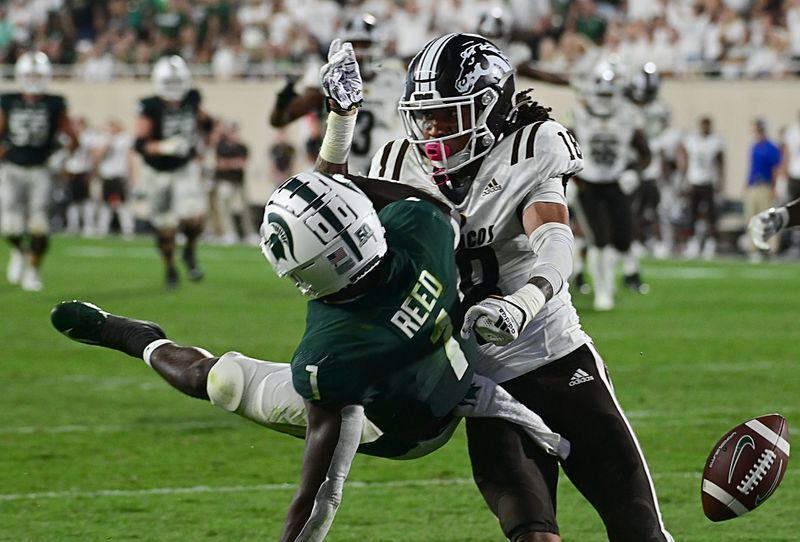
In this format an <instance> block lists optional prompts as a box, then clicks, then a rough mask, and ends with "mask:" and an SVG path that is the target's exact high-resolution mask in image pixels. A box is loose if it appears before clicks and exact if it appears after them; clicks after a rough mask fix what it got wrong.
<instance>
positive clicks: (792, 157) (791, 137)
mask: <svg viewBox="0 0 800 542" xmlns="http://www.w3.org/2000/svg"><path fill="white" fill-rule="evenodd" d="M781 156H783V169H784V173H785V174H786V177H787V178H788V189H789V200H795V199H797V198H800V113H798V115H797V117H795V120H794V122H793V123H792V124H790V125H789V126H787V127H786V130H785V131H784V133H783V141H782V144H781ZM789 250H790V254H792V253H793V254H794V255H798V254H800V231H795V232H792V236H791V239H790V249H789Z"/></svg>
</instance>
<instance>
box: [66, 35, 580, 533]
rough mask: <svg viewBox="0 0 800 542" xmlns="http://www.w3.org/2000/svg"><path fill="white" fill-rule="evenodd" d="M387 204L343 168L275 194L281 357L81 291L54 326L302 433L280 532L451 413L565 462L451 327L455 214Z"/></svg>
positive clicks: (350, 101)
mask: <svg viewBox="0 0 800 542" xmlns="http://www.w3.org/2000/svg"><path fill="white" fill-rule="evenodd" d="M351 61H352V62H351ZM354 66H356V64H355V62H354V55H353V52H352V49H351V48H349V47H348V46H347V45H345V46H341V47H340V46H339V45H338V44H337V45H336V46H335V47H334V48H333V51H332V55H331V58H330V63H329V65H328V66H327V68H328V70H327V71H325V70H323V74H327V76H325V77H324V80H326V81H329V82H331V86H334V85H336V81H338V80H341V79H342V78H341V73H337V72H341V71H342V70H348V69H350V70H352V69H357V68H355V67H354ZM346 79H348V80H352V79H353V75H352V74H350V75H349V77H348V78H346ZM326 89H327V90H328V95H329V96H335V98H333V99H332V102H331V107H332V112H331V113H330V115H331V119H330V120H329V126H334V130H333V132H331V130H330V128H329V131H328V133H329V134H330V133H334V134H335V133H336V129H337V128H336V126H337V124H336V123H337V120H340V119H337V118H336V117H341V118H342V119H346V118H347V117H353V116H355V115H356V114H357V110H356V108H354V107H351V106H353V105H356V106H357V104H358V101H359V97H358V96H359V94H358V88H355V87H353V88H330V87H326ZM331 120H333V122H332V123H331V122H330V121H331ZM345 122H346V121H345ZM344 126H345V128H344V129H345V130H346V124H345V125H344ZM327 137H328V136H327V135H326V138H327ZM337 152H338V151H337V149H335V148H332V147H330V146H327V145H323V152H322V153H321V159H320V161H319V162H318V169H326V170H334V169H339V170H342V169H345V167H344V160H346V150H345V152H344V154H343V155H342V154H337ZM356 180H357V179H356ZM406 190H408V189H406ZM384 203H385V202H379V203H377V204H376V205H375V206H373V203H372V202H371V201H370V200H369V199H368V198H367V196H366V195H365V194H364V193H363V192H362V191H361V190H360V189H359V188H358V187H357V186H356V184H355V183H354V182H353V180H352V178H351V177H348V176H345V175H339V176H335V177H334V176H331V175H328V174H325V173H322V172H314V173H303V174H300V175H297V176H295V177H292V178H290V179H288V180H287V181H286V182H284V183H283V184H282V185H281V186H280V187H279V188H278V189H277V190H276V191H275V192H274V193H273V195H272V196H271V198H270V200H269V202H268V203H267V206H266V208H265V213H264V223H263V225H262V229H261V235H262V243H261V247H262V252H263V253H264V255H265V257H266V258H267V260H268V261H269V263H270V264H271V266H272V268H273V269H274V270H275V272H276V273H277V274H278V275H279V276H281V277H287V278H289V279H291V280H292V281H293V282H294V283H295V285H296V286H297V287H298V289H299V290H300V291H301V292H302V293H303V294H304V295H306V296H307V297H309V298H310V299H311V301H310V302H309V304H308V317H307V325H306V330H305V334H304V336H303V338H302V340H301V342H300V344H299V345H298V347H297V349H296V350H295V353H294V355H293V357H292V360H291V363H290V364H288V365H287V364H283V363H273V362H266V361H261V360H255V359H252V358H248V357H246V356H243V355H242V354H240V353H238V352H228V353H226V354H224V355H223V356H221V357H215V356H213V355H211V354H210V353H209V352H206V351H205V350H203V349H201V348H197V347H190V346H189V347H187V346H178V345H176V344H175V343H174V342H172V341H171V340H169V339H167V338H166V336H165V334H164V332H163V331H162V330H161V328H160V327H159V326H158V325H157V324H154V323H152V322H144V321H139V320H132V319H129V318H125V317H121V316H115V315H112V314H109V313H107V312H105V311H103V310H102V309H100V308H98V307H96V306H94V305H91V304H88V303H83V302H79V301H72V302H66V303H62V304H60V305H58V306H57V307H56V308H55V309H54V310H53V313H52V315H51V319H52V322H53V325H54V326H55V327H56V329H58V330H59V331H61V332H62V333H63V334H65V335H67V336H68V337H70V338H72V339H74V340H77V341H79V342H84V343H87V344H94V345H100V346H105V347H108V348H113V349H116V350H120V351H122V352H125V353H127V354H129V355H132V356H134V357H138V358H141V359H143V360H144V361H145V362H146V363H147V364H148V365H149V366H151V367H152V368H153V369H154V370H155V371H156V372H157V373H158V374H159V375H160V376H162V377H163V378H164V379H165V380H167V382H169V383H170V384H171V385H173V386H174V387H176V388H177V389H179V390H180V391H182V392H184V393H185V394H187V395H190V396H192V397H197V398H201V399H207V400H209V401H210V402H211V403H213V404H215V405H217V406H220V407H221V408H224V409H226V410H228V411H231V412H235V413H237V414H240V415H242V416H244V417H246V418H248V419H251V420H253V421H256V422H258V423H260V424H262V425H265V426H268V427H271V428H274V429H277V430H279V431H283V432H288V433H292V434H295V435H298V436H300V435H303V434H305V438H306V443H307V444H306V451H305V456H304V461H303V473H302V479H301V482H300V487H299V489H298V492H297V494H296V496H295V498H294V500H293V501H292V504H291V507H290V510H289V514H288V517H287V520H286V523H285V526H284V530H283V533H282V536H281V540H284V541H289V540H304V541H305V540H322V539H323V538H324V537H325V535H326V533H327V532H328V530H329V528H330V525H331V523H332V521H333V517H334V514H335V512H336V509H337V507H338V505H339V503H340V501H341V497H342V490H343V485H344V480H345V478H346V476H347V473H348V472H349V469H350V465H351V463H352V461H353V457H354V455H355V453H356V452H357V451H360V452H362V453H366V454H370V455H376V456H380V457H389V458H396V459H408V458H413V457H419V456H421V455H424V454H426V453H429V452H431V451H433V450H435V449H436V448H438V447H440V446H442V445H443V444H444V443H445V442H446V441H447V440H448V439H449V438H450V436H451V435H452V433H453V431H454V429H455V427H456V425H457V423H458V419H459V418H460V417H494V418H502V419H505V420H509V421H512V422H515V423H517V424H519V425H520V426H521V427H522V429H523V430H524V431H525V432H526V433H527V434H528V435H529V436H530V437H531V438H532V439H533V440H534V441H535V442H536V443H537V444H539V446H541V447H542V448H543V449H544V450H545V451H547V452H548V453H550V454H553V455H558V456H559V457H561V458H564V457H566V456H567V454H568V453H569V443H568V442H567V441H565V440H564V439H562V438H561V437H560V436H559V435H558V434H556V433H553V432H552V431H550V429H549V428H547V426H546V425H544V424H543V423H542V422H541V419H540V418H539V417H538V416H537V415H536V414H534V413H533V412H531V411H530V410H528V409H527V408H525V407H524V406H523V405H522V404H520V403H518V402H517V401H516V400H514V399H513V398H512V397H511V396H510V395H509V394H508V393H507V392H505V391H504V390H503V389H502V388H500V387H498V386H497V385H495V384H494V382H492V381H491V380H488V379H486V378H483V377H480V376H477V375H475V374H474V372H473V369H472V364H471V361H470V356H471V352H473V351H474V347H475V344H474V342H473V341H474V339H464V338H461V337H460V336H459V335H458V334H455V335H454V334H453V328H454V326H456V328H457V327H459V326H460V325H461V321H462V314H461V311H460V302H459V297H458V292H457V279H456V276H457V272H458V271H457V268H456V262H455V257H454V247H455V243H456V240H457V239H458V235H457V229H458V226H457V224H455V222H454V221H452V220H451V218H450V216H449V214H448V213H446V212H443V210H444V207H441V206H438V205H436V204H434V203H433V202H430V201H425V200H423V199H418V198H412V199H405V200H402V201H397V202H394V203H388V204H386V205H384ZM376 206H377V207H381V209H380V211H379V212H378V211H376V209H375V207H376Z"/></svg>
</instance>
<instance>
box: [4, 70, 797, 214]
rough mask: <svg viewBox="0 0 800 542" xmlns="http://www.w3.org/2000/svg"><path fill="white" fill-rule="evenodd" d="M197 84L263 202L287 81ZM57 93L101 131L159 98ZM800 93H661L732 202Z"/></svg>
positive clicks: (561, 111) (136, 88)
mask: <svg viewBox="0 0 800 542" xmlns="http://www.w3.org/2000/svg"><path fill="white" fill-rule="evenodd" d="M195 81H196V84H197V86H198V87H199V88H200V89H202V91H203V97H204V103H205V106H206V108H207V110H208V111H209V112H210V113H211V114H212V115H214V114H215V115H219V116H221V117H223V118H224V119H226V120H232V121H236V122H238V123H239V124H240V126H241V132H242V138H243V140H244V141H245V142H246V143H247V144H248V145H249V146H250V147H251V153H252V156H253V157H252V160H250V162H249V164H248V175H247V183H248V185H247V186H248V194H249V197H250V199H251V201H252V202H253V203H255V204H262V203H263V202H265V201H266V197H267V195H268V194H269V193H270V192H271V190H272V189H273V188H274V187H275V186H276V184H275V183H277V182H279V181H280V180H282V179H280V180H278V179H270V178H269V175H268V171H269V168H268V153H267V151H268V149H269V148H270V147H271V145H272V143H273V142H274V140H275V129H274V128H271V127H270V126H269V123H268V121H267V119H268V118H269V113H270V111H271V110H272V108H273V106H274V99H275V95H276V94H277V92H278V91H279V90H280V88H281V87H282V86H283V79H282V78H272V79H268V80H265V81H258V82H252V81H222V82H221V81H215V80H213V79H208V80H204V79H202V78H195ZM529 87H532V88H533V89H534V94H533V95H534V97H535V99H536V100H539V101H540V102H541V103H543V104H546V105H548V106H549V107H552V108H553V116H554V117H555V118H556V119H559V120H562V119H563V120H562V122H563V123H565V124H568V123H569V110H570V108H571V107H572V106H573V105H574V103H575V100H576V98H575V92H574V90H572V89H570V88H567V87H559V86H554V85H550V84H548V83H543V82H538V81H531V80H526V79H525V78H520V79H519V80H518V88H520V89H524V88H529ZM13 88H14V87H13V84H11V83H9V82H5V83H3V84H2V85H0V91H9V90H11V89H13ZM51 88H52V91H53V92H61V93H64V95H65V96H67V98H68V100H69V103H70V109H71V114H73V115H74V116H85V117H86V118H87V119H88V120H89V123H90V125H93V126H101V125H103V124H104V123H105V122H106V121H107V120H108V119H109V118H118V119H119V120H120V121H121V122H122V123H123V124H124V125H125V126H127V127H128V128H129V129H130V130H132V127H133V121H134V120H135V104H136V103H137V101H138V100H139V99H141V97H143V96H147V95H149V94H151V93H152V86H151V84H150V82H149V81H141V80H130V79H128V80H123V81H114V82H109V83H93V84H86V83H82V82H75V81H56V82H54V83H53V85H52V87H51ZM798 88H800V87H799V86H798V81H797V80H796V79H790V80H781V81H737V82H735V83H732V82H730V81H718V80H707V79H704V78H691V79H689V80H669V79H668V80H666V81H665V82H664V84H663V89H662V93H663V94H662V95H663V98H664V100H665V101H666V103H667V104H668V105H669V106H670V107H671V109H672V114H673V121H672V124H673V125H675V126H677V127H679V128H680V129H681V130H682V131H683V132H684V133H686V132H692V131H694V130H696V128H697V121H698V119H699V118H700V117H701V116H703V115H707V116H710V117H711V118H712V119H714V122H715V130H716V131H717V132H718V133H719V134H721V135H722V136H723V138H724V140H725V143H726V157H725V161H726V173H727V176H726V179H725V182H724V184H723V190H724V192H725V194H726V195H727V196H728V197H729V198H733V199H737V198H740V197H741V194H742V192H743V190H744V188H745V186H746V180H747V171H748V167H749V163H748V160H749V158H750V155H749V149H750V146H751V145H752V142H753V135H752V122H753V120H754V119H756V118H759V117H760V118H764V119H766V120H767V122H768V123H769V125H770V127H771V132H772V135H773V136H774V135H777V130H778V128H779V127H781V126H785V125H786V124H788V123H790V122H792V121H793V120H794V119H795V118H796V116H797V115H799V114H800V102H798V100H797V92H798ZM400 91H402V89H400ZM400 91H399V92H400ZM398 97H399V94H398ZM288 130H289V134H290V139H291V140H292V141H293V143H294V144H295V145H296V146H297V147H298V148H300V147H301V146H302V142H303V140H304V138H305V136H306V132H307V127H306V126H305V124H304V123H302V122H297V123H294V124H292V125H291V126H289V127H288ZM299 163H301V164H302V161H300V162H299ZM302 165H304V166H306V164H302ZM741 225H742V226H743V222H742V224H741Z"/></svg>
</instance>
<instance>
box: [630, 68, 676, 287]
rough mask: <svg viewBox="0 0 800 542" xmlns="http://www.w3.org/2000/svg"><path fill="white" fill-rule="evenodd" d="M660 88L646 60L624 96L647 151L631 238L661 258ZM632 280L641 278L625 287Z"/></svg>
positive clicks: (664, 116)
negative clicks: (636, 116) (636, 118)
mask: <svg viewBox="0 0 800 542" xmlns="http://www.w3.org/2000/svg"><path fill="white" fill-rule="evenodd" d="M660 88H661V78H660V76H659V74H658V71H657V69H656V65H655V64H653V63H652V62H648V63H646V64H645V65H644V66H642V68H641V69H640V70H638V71H637V72H636V73H635V74H634V75H633V76H632V77H631V80H630V82H629V84H628V86H627V87H626V88H625V96H626V97H627V98H628V99H629V100H630V101H631V103H633V104H634V105H635V106H636V108H637V110H638V111H639V113H640V115H641V117H642V120H641V124H642V127H643V130H644V133H645V136H647V144H648V146H649V147H650V153H651V158H650V164H649V165H648V166H647V168H645V170H644V171H642V176H641V177H642V178H641V184H640V185H639V187H638V188H637V189H636V191H635V192H634V197H633V220H634V228H633V229H634V239H635V240H636V241H638V242H639V243H641V244H642V245H645V246H648V247H649V248H650V249H651V250H652V252H653V254H654V255H655V256H656V257H665V256H666V254H667V252H668V249H667V248H666V245H665V244H664V243H663V240H662V236H661V223H662V220H661V219H660V216H659V211H660V208H661V207H660V204H661V187H660V185H661V184H663V183H665V182H666V178H665V173H664V159H663V154H664V150H665V147H666V146H667V145H668V141H667V138H668V134H667V130H666V128H667V126H668V124H669V117H670V110H669V106H667V104H666V103H664V100H662V99H661V98H660V97H659V90H660ZM631 252H632V253H633V252H635V251H631ZM635 282H638V283H639V284H641V280H639V281H631V280H629V279H628V277H626V284H627V285H628V287H631V288H637V285H636V284H635ZM639 287H640V286H639Z"/></svg>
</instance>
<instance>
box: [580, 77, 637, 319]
mask: <svg viewBox="0 0 800 542" xmlns="http://www.w3.org/2000/svg"><path fill="white" fill-rule="evenodd" d="M623 90H624V81H623V78H622V75H621V73H620V69H619V67H618V66H614V65H613V64H611V63H601V64H600V65H598V68H597V70H596V71H595V73H594V74H593V75H592V76H591V77H590V80H589V81H588V83H587V84H586V87H585V88H584V90H583V92H582V96H581V101H580V103H579V105H578V106H576V107H575V109H574V110H573V114H572V116H573V119H572V122H573V126H574V130H575V135H576V137H577V138H578V141H579V142H580V144H581V146H582V147H583V149H584V157H583V160H584V164H583V165H584V168H583V171H582V172H581V173H580V174H579V176H578V180H577V183H578V201H579V204H580V208H581V216H582V217H583V218H584V220H585V223H584V224H583V226H584V231H585V232H586V234H587V238H588V240H589V249H588V251H587V265H588V267H589V272H590V274H591V275H592V280H593V283H594V308H595V310H611V309H612V308H613V307H614V290H615V287H614V286H615V278H616V267H617V260H618V259H619V258H620V257H621V258H622V263H623V268H624V269H623V272H624V275H625V282H626V284H627V285H628V286H629V287H630V288H632V289H634V290H637V291H646V290H645V287H644V286H643V285H642V282H641V278H640V273H639V262H638V259H637V258H635V257H634V256H633V255H631V242H632V240H633V221H632V216H631V194H632V193H633V192H634V191H635V190H636V188H637V187H638V185H639V179H640V176H641V173H642V171H644V169H645V168H646V167H647V166H648V165H649V163H650V158H651V152H650V148H649V146H648V144H647V137H646V136H645V134H644V131H643V130H642V128H641V119H640V117H639V115H638V113H637V112H636V110H635V108H634V107H633V106H632V105H630V103H628V102H627V101H626V100H624V99H623Z"/></svg>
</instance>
